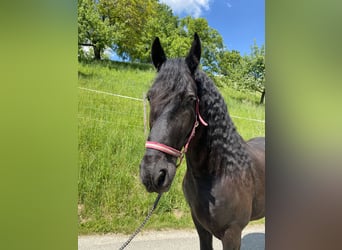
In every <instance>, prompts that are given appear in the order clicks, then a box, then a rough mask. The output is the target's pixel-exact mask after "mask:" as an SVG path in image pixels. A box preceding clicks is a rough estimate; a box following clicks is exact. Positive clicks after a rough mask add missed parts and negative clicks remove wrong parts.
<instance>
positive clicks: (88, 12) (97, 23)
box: [78, 0, 114, 60]
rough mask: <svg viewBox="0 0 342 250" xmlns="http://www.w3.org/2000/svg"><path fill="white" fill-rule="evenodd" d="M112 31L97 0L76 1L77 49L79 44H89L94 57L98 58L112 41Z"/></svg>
mask: <svg viewBox="0 0 342 250" xmlns="http://www.w3.org/2000/svg"><path fill="white" fill-rule="evenodd" d="M113 31H114V29H113V27H112V26H110V25H109V19H108V17H106V16H105V15H103V14H102V13H101V9H100V8H99V2H98V1H93V0H79V1H78V44H79V49H80V48H81V47H80V46H91V47H92V48H93V50H94V59H96V60H100V59H101V53H102V52H103V50H104V49H105V48H106V47H107V46H109V45H111V44H112V43H113Z"/></svg>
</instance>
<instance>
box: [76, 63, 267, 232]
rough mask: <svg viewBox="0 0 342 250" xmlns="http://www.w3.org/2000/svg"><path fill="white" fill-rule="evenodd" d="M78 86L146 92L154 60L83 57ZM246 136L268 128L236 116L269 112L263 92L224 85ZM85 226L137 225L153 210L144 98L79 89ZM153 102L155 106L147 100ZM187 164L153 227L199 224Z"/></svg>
mask: <svg viewBox="0 0 342 250" xmlns="http://www.w3.org/2000/svg"><path fill="white" fill-rule="evenodd" d="M78 75H79V87H83V88H90V89H95V90H100V91H105V92H110V93H115V94H120V95H126V96H131V97H135V98H142V97H143V93H146V92H147V90H148V89H149V87H150V85H151V84H152V81H153V78H154V77H155V70H154V69H153V68H152V67H151V65H146V64H129V63H118V62H111V61H100V62H88V63H85V62H82V63H79V69H78ZM220 90H221V93H222V95H223V96H224V97H225V100H226V101H227V105H228V107H229V111H230V114H231V115H232V119H233V120H234V123H235V124H236V126H237V128H238V131H239V132H240V133H241V135H242V136H243V137H244V138H246V139H248V138H250V137H253V136H260V135H264V129H265V127H264V126H265V124H264V123H260V122H254V121H248V120H243V119H239V118H235V117H233V115H234V116H241V117H250V118H256V119H261V120H263V119H264V106H263V105H256V102H257V101H256V100H257V99H258V98H257V96H256V95H255V94H253V93H249V92H241V91H236V90H234V89H232V88H230V87H227V86H226V87H224V88H220ZM78 102H79V103H78V105H79V106H78V144H79V145H78V147H79V157H78V158H79V180H78V203H79V204H78V215H79V232H80V233H94V232H126V233H128V232H132V231H133V230H134V229H135V228H136V227H137V226H138V225H139V223H141V221H142V220H143V219H144V216H145V215H146V214H147V211H148V210H149V209H150V207H151V205H152V204H153V201H154V199H155V197H156V195H155V194H149V193H147V192H146V190H145V187H144V186H143V185H142V184H141V182H140V179H139V164H140V161H141V159H142V156H143V154H144V151H145V148H144V143H145V140H146V137H145V134H144V122H143V121H144V115H143V103H142V102H141V101H136V100H128V99H124V98H119V97H115V96H110V95H104V94H101V93H94V92H89V91H86V90H84V89H79V97H78ZM147 109H148V105H147ZM185 169H186V166H185V163H183V165H182V166H180V167H179V168H178V170H177V174H176V177H175V179H174V181H173V184H172V187H171V189H170V191H169V192H167V193H166V194H164V195H163V197H162V199H161V201H160V203H159V205H158V208H157V210H156V212H155V214H154V215H153V216H152V218H151V220H150V221H149V222H148V223H147V225H146V226H147V228H150V229H161V228H193V227H194V226H193V223H192V220H191V216H190V212H189V208H188V205H187V204H186V201H185V199H184V196H183V192H182V180H183V176H184V173H185Z"/></svg>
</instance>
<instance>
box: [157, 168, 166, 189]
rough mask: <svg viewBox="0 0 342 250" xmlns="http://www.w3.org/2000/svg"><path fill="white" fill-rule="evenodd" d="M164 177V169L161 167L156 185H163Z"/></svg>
mask: <svg viewBox="0 0 342 250" xmlns="http://www.w3.org/2000/svg"><path fill="white" fill-rule="evenodd" d="M165 177H166V170H165V169H162V170H160V171H159V176H158V179H157V186H158V187H161V186H163V184H164V182H165Z"/></svg>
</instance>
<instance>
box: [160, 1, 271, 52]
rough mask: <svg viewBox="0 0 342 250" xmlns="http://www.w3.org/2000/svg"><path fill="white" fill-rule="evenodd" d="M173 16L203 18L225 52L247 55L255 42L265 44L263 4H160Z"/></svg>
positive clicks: (198, 2)
mask: <svg viewBox="0 0 342 250" xmlns="http://www.w3.org/2000/svg"><path fill="white" fill-rule="evenodd" d="M160 2H162V3H165V4H167V5H169V6H170V7H171V9H172V11H173V13H174V14H175V15H178V16H179V17H181V18H182V17H185V16H187V15H191V16H192V17H203V18H206V19H207V21H208V24H209V26H210V27H211V28H213V29H216V30H217V31H218V32H219V33H220V34H221V36H222V38H223V42H224V45H225V46H226V48H227V49H228V50H237V51H240V53H241V55H245V54H247V55H248V54H250V52H251V46H252V45H253V44H254V41H256V43H257V45H258V46H259V47H260V46H261V45H263V44H265V0H160Z"/></svg>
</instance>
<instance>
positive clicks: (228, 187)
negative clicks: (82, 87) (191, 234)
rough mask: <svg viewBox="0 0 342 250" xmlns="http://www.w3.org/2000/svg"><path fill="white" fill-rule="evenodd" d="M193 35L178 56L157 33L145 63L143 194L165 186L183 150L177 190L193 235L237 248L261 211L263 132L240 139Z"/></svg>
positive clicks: (208, 244) (205, 244)
mask: <svg viewBox="0 0 342 250" xmlns="http://www.w3.org/2000/svg"><path fill="white" fill-rule="evenodd" d="M200 58H201V43H200V39H199V37H198V35H197V34H195V36H194V40H193V43H192V46H191V48H190V51H189V53H188V55H187V56H186V58H177V59H170V60H169V59H167V58H166V56H165V53H164V50H163V48H162V46H161V44H160V41H159V39H158V38H156V39H155V40H154V42H153V45H152V61H153V64H154V66H155V67H156V69H157V71H158V74H157V76H156V78H155V81H154V83H153V85H152V87H151V88H150V90H149V91H148V94H147V97H148V100H149V102H150V107H151V108H150V128H151V130H150V134H149V136H148V139H147V142H146V152H145V155H144V157H143V159H142V161H141V164H140V177H141V180H142V182H143V184H144V185H145V187H146V189H147V191H149V192H157V193H162V192H167V191H168V190H169V188H170V186H171V183H172V181H173V178H174V176H175V173H176V169H177V166H178V164H177V159H178V158H182V157H183V154H186V164H187V170H186V174H185V177H184V180H183V192H184V195H185V197H186V200H187V201H188V203H189V206H190V209H191V215H192V219H193V222H194V224H195V227H196V229H197V232H198V235H199V238H200V249H201V250H209V249H212V236H213V235H214V236H215V237H217V238H219V239H220V240H221V241H222V245H223V249H224V250H228V249H240V245H241V232H242V229H243V228H244V227H245V226H246V225H247V224H248V222H249V221H250V220H256V219H259V218H262V217H264V213H265V138H263V137H258V138H253V139H251V140H249V141H247V142H246V141H244V140H243V139H242V137H241V136H240V135H239V134H238V132H237V130H236V128H235V126H234V124H233V122H232V120H231V118H230V116H229V114H228V110H227V106H226V104H225V102H224V99H223V97H222V96H221V94H220V93H219V91H218V89H217V88H216V87H215V85H214V83H213V82H212V80H211V79H210V78H209V77H208V76H207V75H206V74H205V73H204V72H203V71H201V70H200V69H198V64H199V62H200Z"/></svg>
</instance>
